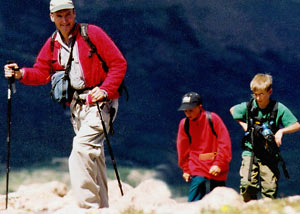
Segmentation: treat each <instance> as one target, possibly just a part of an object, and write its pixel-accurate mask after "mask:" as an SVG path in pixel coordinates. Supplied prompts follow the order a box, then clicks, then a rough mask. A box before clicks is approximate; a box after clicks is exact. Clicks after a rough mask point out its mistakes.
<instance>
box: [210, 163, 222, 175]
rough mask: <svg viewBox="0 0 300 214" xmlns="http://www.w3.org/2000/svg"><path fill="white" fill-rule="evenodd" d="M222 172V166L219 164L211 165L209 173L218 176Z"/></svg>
mask: <svg viewBox="0 0 300 214" xmlns="http://www.w3.org/2000/svg"><path fill="white" fill-rule="evenodd" d="M220 173H221V168H220V167H219V166H217V165H213V166H212V167H210V170H209V174H211V175H213V176H218V175H219V174H220Z"/></svg>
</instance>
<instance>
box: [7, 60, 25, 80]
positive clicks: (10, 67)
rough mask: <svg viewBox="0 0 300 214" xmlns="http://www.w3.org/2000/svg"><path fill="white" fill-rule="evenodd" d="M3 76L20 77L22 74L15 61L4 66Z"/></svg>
mask: <svg viewBox="0 0 300 214" xmlns="http://www.w3.org/2000/svg"><path fill="white" fill-rule="evenodd" d="M4 76H5V77H6V78H11V77H14V78H15V79H21V77H22V74H21V71H20V70H19V66H18V65H17V64H16V63H11V64H6V65H5V66H4Z"/></svg>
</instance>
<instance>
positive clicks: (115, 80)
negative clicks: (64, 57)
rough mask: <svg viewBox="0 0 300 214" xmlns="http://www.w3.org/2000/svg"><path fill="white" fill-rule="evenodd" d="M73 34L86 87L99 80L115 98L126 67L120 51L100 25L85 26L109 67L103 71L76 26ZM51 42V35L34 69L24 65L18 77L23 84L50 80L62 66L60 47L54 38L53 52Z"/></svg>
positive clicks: (43, 82)
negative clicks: (22, 71)
mask: <svg viewBox="0 0 300 214" xmlns="http://www.w3.org/2000/svg"><path fill="white" fill-rule="evenodd" d="M74 34H77V37H76V41H77V45H78V52H79V53H78V54H79V60H80V63H81V67H82V70H83V75H84V81H85V85H86V87H87V88H89V87H94V86H96V85H99V83H100V82H103V83H102V84H101V86H100V88H101V89H104V90H105V91H106V92H107V94H108V98H109V99H115V98H118V97H119V94H118V92H117V90H118V88H119V86H120V84H121V83H122V80H123V78H124V76H125V73H126V68H127V63H126V60H125V58H124V57H123V55H122V53H121V52H120V51H119V49H118V48H117V47H116V45H115V44H114V42H113V41H112V40H111V39H110V38H109V36H108V35H107V34H106V33H105V32H104V31H103V30H102V29H101V28H100V27H97V26H95V25H88V34H89V37H90V40H91V41H92V42H93V43H94V44H95V46H96V47H97V51H98V53H99V54H100V56H101V57H102V58H103V60H104V61H105V62H106V64H107V66H108V68H109V71H108V73H105V72H104V70H103V69H102V66H101V62H100V60H99V59H98V57H97V55H96V54H95V53H94V54H93V55H92V56H91V57H89V52H90V47H89V46H88V44H87V43H86V42H85V41H84V39H83V37H82V36H81V35H80V33H79V26H77V28H76V29H75V31H74ZM50 43H51V37H50V38H49V39H48V40H47V41H46V43H45V44H44V46H43V47H42V49H41V51H40V53H39V54H38V56H37V59H36V62H35V64H34V66H33V68H23V69H24V71H25V72H24V76H23V77H22V79H21V82H22V83H24V84H27V85H43V84H47V83H49V81H50V80H51V74H52V72H56V71H59V70H63V69H64V68H63V67H62V66H61V65H60V64H59V61H60V60H59V50H60V47H61V45H60V44H59V43H58V42H57V41H55V43H54V50H53V53H52V52H51V48H50Z"/></svg>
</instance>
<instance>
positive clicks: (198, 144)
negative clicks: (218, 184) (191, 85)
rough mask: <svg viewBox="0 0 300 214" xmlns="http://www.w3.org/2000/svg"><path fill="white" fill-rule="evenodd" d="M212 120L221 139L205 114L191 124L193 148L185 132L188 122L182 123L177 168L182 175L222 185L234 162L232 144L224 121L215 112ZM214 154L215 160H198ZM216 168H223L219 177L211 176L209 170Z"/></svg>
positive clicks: (178, 142) (179, 131) (178, 143)
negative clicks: (201, 155) (203, 155)
mask: <svg viewBox="0 0 300 214" xmlns="http://www.w3.org/2000/svg"><path fill="white" fill-rule="evenodd" d="M211 118H212V121H213V127H214V129H215V131H216V133H217V136H218V137H216V136H215V135H214V134H213V133H212V130H211V128H210V125H209V122H208V119H207V118H206V113H205V111H204V110H203V111H202V112H201V114H200V116H199V117H198V118H197V119H196V120H195V121H191V120H190V121H189V122H190V126H189V127H190V128H189V133H190V135H191V138H192V143H191V144H190V142H189V139H188V136H187V134H186V132H185V130H184V121H185V119H186V118H183V119H182V120H181V121H180V123H179V128H178V135H177V152H178V165H179V167H180V168H182V170H183V172H186V173H189V174H191V175H193V176H203V177H207V178H208V179H214V180H220V181H223V180H226V179H227V174H228V171H229V163H230V161H231V140H230V136H229V133H228V131H227V128H226V126H225V124H224V123H223V121H222V119H221V118H220V117H219V116H218V115H217V114H216V113H213V112H212V113H211ZM211 152H217V154H216V156H215V158H213V160H200V159H199V155H200V154H205V153H211ZM213 165H217V166H219V167H220V168H221V173H220V174H219V175H218V176H212V175H211V174H209V169H210V167H211V166H213Z"/></svg>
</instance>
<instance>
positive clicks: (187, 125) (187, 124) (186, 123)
mask: <svg viewBox="0 0 300 214" xmlns="http://www.w3.org/2000/svg"><path fill="white" fill-rule="evenodd" d="M205 113H206V118H207V120H208V123H209V126H210V129H211V131H212V133H213V134H214V135H215V136H216V138H218V135H217V133H216V131H215V129H214V124H213V121H212V119H211V112H209V111H206V112H205ZM184 131H185V133H186V135H187V136H188V138H189V142H190V144H191V143H192V137H191V135H190V120H189V119H188V118H185V121H184Z"/></svg>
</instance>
